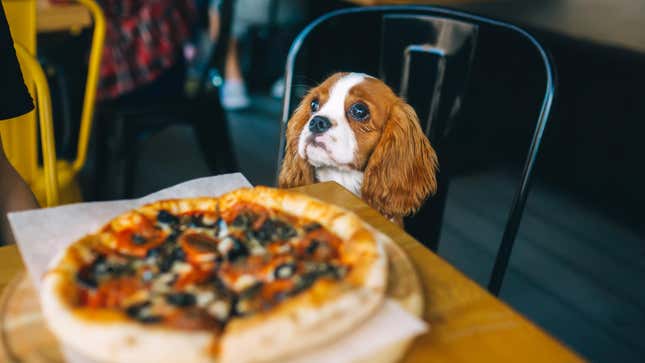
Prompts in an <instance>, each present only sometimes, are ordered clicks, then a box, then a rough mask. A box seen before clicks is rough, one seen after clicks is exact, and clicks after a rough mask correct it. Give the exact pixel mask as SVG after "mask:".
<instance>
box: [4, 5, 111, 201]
mask: <svg viewBox="0 0 645 363" xmlns="http://www.w3.org/2000/svg"><path fill="white" fill-rule="evenodd" d="M77 1H78V3H79V4H81V5H83V6H85V7H86V8H87V9H88V10H89V12H90V14H91V15H92V18H93V21H94V31H93V37H92V47H91V50H90V53H89V62H88V71H87V79H86V82H85V95H84V97H83V108H82V114H81V120H80V129H79V133H78V135H79V136H78V141H77V151H76V155H75V157H74V158H73V160H72V161H68V160H63V159H57V160H56V174H57V178H58V188H59V189H60V199H59V200H58V203H60V204H66V203H73V202H79V201H81V200H82V195H81V189H80V186H79V182H78V175H79V173H80V171H81V169H82V168H83V166H84V165H85V162H86V159H87V150H88V144H89V137H90V131H91V129H92V119H93V116H94V103H95V97H96V85H97V80H98V74H99V67H100V60H101V51H102V49H103V40H104V37H105V19H104V17H103V13H102V11H101V8H100V7H99V6H98V5H97V4H96V3H95V2H94V1H93V0H77ZM3 5H5V8H6V10H7V19H8V21H9V26H10V27H11V32H12V35H13V37H14V41H15V42H16V43H18V44H21V45H23V46H24V48H25V50H26V51H27V52H28V53H30V54H32V55H34V56H35V54H36V1H35V0H4V1H3ZM45 83H46V79H45ZM43 87H44V86H41V88H43ZM43 89H44V88H43ZM46 93H47V96H46V97H47V103H48V104H50V103H51V98H50V95H49V87H47V91H46ZM38 102H40V101H38ZM39 105H40V103H39ZM47 109H48V111H46V112H47V113H48V114H49V117H50V119H51V106H47ZM23 117H31V116H23ZM33 125H35V123H34V124H33ZM29 127H35V126H29ZM27 134H29V135H32V134H33V135H34V136H25V135H27ZM25 135H21V136H20V137H18V135H15V136H14V137H8V138H7V139H9V143H10V145H12V144H13V143H12V141H11V140H25V142H26V144H27V145H31V146H30V147H31V149H30V150H29V151H27V152H20V153H16V154H14V155H20V156H16V158H19V160H21V161H17V164H18V165H16V168H17V169H18V170H19V172H21V175H22V176H23V177H24V178H25V179H26V180H27V181H28V182H29V184H30V185H31V187H32V190H33V192H34V194H35V195H36V197H37V198H38V200H39V201H40V202H41V203H42V202H43V201H44V200H45V197H44V196H45V194H46V190H47V189H48V188H50V186H48V183H47V182H46V179H45V178H40V177H37V175H38V174H37V173H36V169H35V166H36V165H37V157H36V152H37V149H36V144H35V137H36V136H35V135H36V131H35V129H29V130H26V134H25ZM52 142H53V139H52ZM10 147H11V146H8V148H10ZM23 160H24V161H23ZM12 161H13V160H12ZM21 165H30V166H29V167H26V166H21ZM27 168H29V170H30V171H29V172H25V171H23V170H27ZM23 173H24V174H23Z"/></svg>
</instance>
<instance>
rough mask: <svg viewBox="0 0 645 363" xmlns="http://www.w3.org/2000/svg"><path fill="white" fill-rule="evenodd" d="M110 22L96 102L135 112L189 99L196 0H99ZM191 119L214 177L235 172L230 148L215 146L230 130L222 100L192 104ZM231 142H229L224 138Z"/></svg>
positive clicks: (196, 100) (207, 100)
mask: <svg viewBox="0 0 645 363" xmlns="http://www.w3.org/2000/svg"><path fill="white" fill-rule="evenodd" d="M98 2H99V4H100V5H101V7H102V8H103V10H104V13H105V17H106V20H107V24H108V26H107V29H106V37H105V46H104V50H103V57H102V62H101V72H100V80H99V86H98V88H99V89H98V96H97V97H98V99H99V100H100V101H102V102H107V103H112V104H115V105H122V106H127V107H132V106H134V107H136V106H138V105H151V104H152V105H154V104H163V103H165V102H172V101H173V100H176V99H180V98H182V97H184V96H185V93H184V89H185V83H186V75H187V64H186V59H185V57H184V45H185V44H186V42H187V41H188V40H189V38H190V35H191V30H192V29H193V24H194V23H195V22H196V21H197V12H196V4H195V1H194V0H98ZM193 102H194V107H193V108H192V111H191V112H189V114H186V115H184V116H185V117H186V118H187V119H190V121H191V122H190V123H191V124H192V125H193V127H194V129H195V136H196V137H197V139H198V141H199V144H200V147H201V149H202V152H203V154H204V156H205V160H206V163H207V164H208V167H209V169H210V171H211V172H212V173H225V172H233V171H237V170H236V167H235V162H234V158H233V156H232V155H218V154H222V153H223V150H227V152H229V153H230V147H228V145H224V143H223V142H220V143H216V142H214V141H213V135H214V134H216V133H221V132H224V131H222V130H227V127H226V125H217V123H218V122H225V117H223V116H222V115H217V114H216V112H218V109H219V105H215V104H213V102H218V100H213V99H194V100H193ZM225 139H226V140H228V138H227V137H225Z"/></svg>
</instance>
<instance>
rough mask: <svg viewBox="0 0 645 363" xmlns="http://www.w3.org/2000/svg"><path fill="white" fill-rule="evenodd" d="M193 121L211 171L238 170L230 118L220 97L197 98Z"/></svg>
mask: <svg viewBox="0 0 645 363" xmlns="http://www.w3.org/2000/svg"><path fill="white" fill-rule="evenodd" d="M191 123H192V125H193V129H194V131H195V136H196V137H197V140H198V141H199V144H200V146H201V149H202V153H203V154H204V157H205V159H206V163H207V164H208V168H209V170H210V172H211V173H213V174H221V173H232V172H236V171H238V167H237V162H236V159H235V153H234V151H233V146H232V144H231V136H230V132H229V129H228V119H227V117H226V112H225V111H224V109H223V108H222V105H221V104H220V101H219V97H217V96H216V95H215V96H214V97H200V98H198V99H196V100H195V108H194V110H193V112H191Z"/></svg>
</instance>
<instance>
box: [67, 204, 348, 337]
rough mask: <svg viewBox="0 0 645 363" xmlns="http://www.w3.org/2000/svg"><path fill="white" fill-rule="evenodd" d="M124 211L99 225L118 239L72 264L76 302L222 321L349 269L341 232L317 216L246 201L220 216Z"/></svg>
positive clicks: (153, 317)
mask: <svg viewBox="0 0 645 363" xmlns="http://www.w3.org/2000/svg"><path fill="white" fill-rule="evenodd" d="M130 219H131V222H133V223H131V224H127V223H122V224H121V225H115V224H114V223H113V224H112V225H110V226H108V227H107V228H106V229H105V230H104V232H103V233H104V234H107V235H108V237H106V238H105V240H107V241H112V240H113V239H116V241H117V242H116V248H114V249H113V250H111V251H109V250H108V251H107V252H105V253H102V254H97V255H96V256H95V257H94V259H93V260H92V262H91V263H89V264H87V265H84V266H82V268H80V269H79V270H78V273H77V276H76V279H77V282H78V288H79V290H80V292H81V294H80V295H79V296H81V298H79V301H78V302H77V303H78V305H79V306H87V307H92V308H107V309H117V310H120V311H122V312H123V313H124V315H125V316H127V317H128V318H130V319H133V320H135V321H138V322H140V323H143V324H161V325H164V326H170V327H176V328H179V329H211V328H213V327H214V326H216V327H218V329H221V328H222V327H223V326H224V324H225V323H226V322H227V321H229V320H230V319H231V318H233V317H235V316H247V315H250V314H253V313H255V312H260V311H264V310H266V309H270V308H272V307H273V306H275V305H277V304H279V303H280V302H281V301H283V300H284V299H285V298H286V297H288V296H294V295H297V294H299V293H301V292H303V291H305V290H307V289H308V288H310V287H311V286H313V284H315V283H316V281H319V280H321V279H332V280H338V279H341V278H342V277H343V276H344V275H345V273H346V271H347V270H348V269H349V268H350V266H345V265H343V263H342V261H341V260H340V258H339V252H338V249H339V248H340V239H339V238H338V237H337V236H335V235H334V234H333V233H331V232H329V231H328V230H326V229H325V228H324V227H322V226H321V225H320V224H318V223H315V222H308V221H297V220H296V219H295V218H294V217H291V216H289V215H287V214H285V213H282V212H278V211H275V210H270V209H268V208H264V207H261V206H259V205H256V204H253V203H239V204H237V205H235V206H234V207H233V208H231V209H229V210H228V211H226V212H225V213H221V215H218V213H217V212H216V211H215V210H207V211H204V210H202V211H199V212H189V213H171V212H170V211H168V210H160V211H159V212H158V213H156V215H153V216H152V217H151V216H145V215H143V214H134V213H133V214H132V216H130ZM108 246H109V243H108Z"/></svg>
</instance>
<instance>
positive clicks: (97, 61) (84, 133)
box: [72, 0, 105, 173]
mask: <svg viewBox="0 0 645 363" xmlns="http://www.w3.org/2000/svg"><path fill="white" fill-rule="evenodd" d="M76 1H78V3H79V4H81V5H83V6H85V7H86V8H87V9H88V10H89V12H90V14H91V15H92V20H93V21H94V30H93V34H92V45H91V49H90V56H89V61H88V65H87V79H86V80H85V95H84V97H83V110H82V111H81V123H80V129H79V133H78V146H77V148H76V150H77V151H76V158H75V159H74V162H73V164H72V168H73V169H74V172H76V173H78V172H79V171H80V170H81V169H82V168H83V165H85V160H87V148H88V145H89V141H90V132H91V131H92V121H93V118H94V108H95V104H96V90H97V86H98V81H99V71H100V67H101V55H102V54H103V45H104V43H105V16H104V15H103V10H101V7H100V6H99V5H98V4H97V3H96V1H94V0H76Z"/></svg>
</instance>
